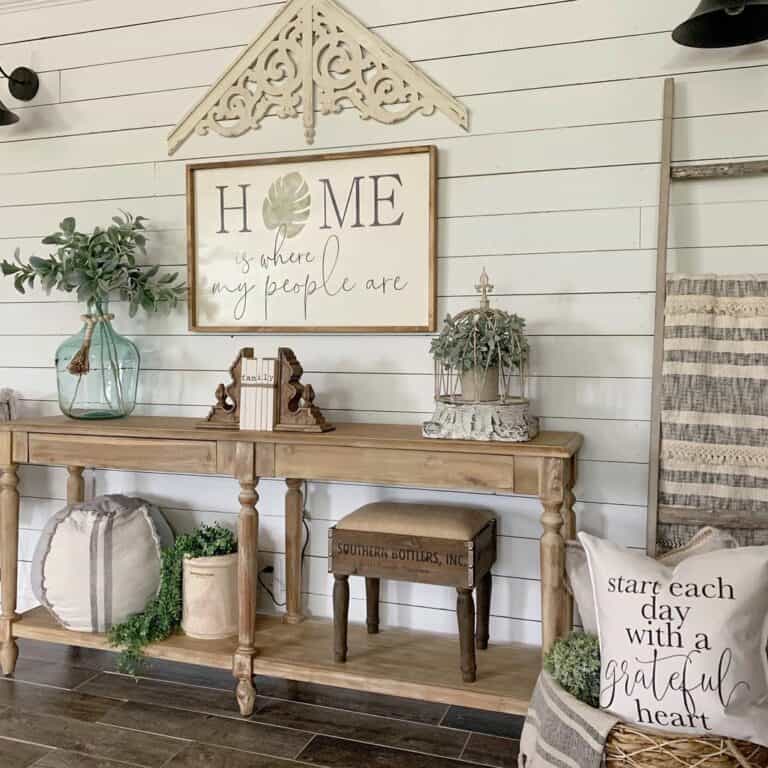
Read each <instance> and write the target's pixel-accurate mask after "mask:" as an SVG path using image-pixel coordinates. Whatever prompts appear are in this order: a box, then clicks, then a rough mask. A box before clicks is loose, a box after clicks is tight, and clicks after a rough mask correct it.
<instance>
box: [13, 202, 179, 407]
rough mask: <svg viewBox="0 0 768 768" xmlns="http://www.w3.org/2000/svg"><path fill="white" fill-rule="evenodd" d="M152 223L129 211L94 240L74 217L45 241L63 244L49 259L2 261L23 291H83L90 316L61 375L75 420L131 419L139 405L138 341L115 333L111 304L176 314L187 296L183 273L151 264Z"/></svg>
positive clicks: (63, 355) (69, 344) (66, 349)
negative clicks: (115, 301)
mask: <svg viewBox="0 0 768 768" xmlns="http://www.w3.org/2000/svg"><path fill="white" fill-rule="evenodd" d="M145 221H146V219H145V218H144V217H142V216H136V217H134V216H132V215H131V214H130V213H123V215H122V216H115V217H114V218H113V220H112V222H113V223H112V224H111V225H110V226H108V227H106V228H105V229H103V228H101V227H97V228H96V229H94V231H93V232H92V233H90V234H86V233H83V232H79V231H77V227H76V222H75V220H74V219H73V218H67V219H64V221H62V222H61V224H60V228H59V230H58V231H57V232H54V233H53V234H51V235H48V237H46V238H44V239H43V243H44V244H45V245H51V246H55V251H54V252H53V253H51V254H50V255H49V256H48V257H47V258H40V257H37V256H32V257H30V259H29V261H28V262H26V263H25V262H24V261H22V260H21V257H20V254H19V251H18V249H17V250H16V253H15V257H14V260H13V261H6V260H3V261H2V262H1V263H0V270H2V274H3V275H4V276H7V277H13V280H14V285H15V287H16V290H17V291H19V293H25V292H26V290H27V289H31V288H34V287H35V285H36V284H38V285H40V286H41V287H42V288H43V289H44V290H45V291H46V292H48V293H50V291H51V290H53V289H54V288H55V289H56V290H59V291H64V292H65V293H75V294H76V295H77V298H78V300H79V301H81V302H85V304H86V307H87V310H86V313H85V314H84V315H82V320H83V327H82V329H81V330H80V332H79V333H77V334H75V335H74V336H72V337H70V338H69V339H67V340H66V341H65V342H64V343H63V344H62V345H61V346H60V347H59V348H58V350H57V352H56V376H57V384H58V393H59V405H60V407H61V410H62V411H63V412H64V413H65V414H66V415H67V416H71V417H73V418H79V419H108V418H118V417H121V416H127V415H128V414H130V413H131V411H133V409H134V407H135V404H136V389H137V384H138V376H139V370H140V357H139V351H138V349H137V348H136V346H135V345H134V344H133V342H131V341H129V340H128V339H126V338H125V337H123V336H121V335H120V334H118V333H117V332H116V331H115V330H114V329H113V327H112V320H113V319H114V315H113V314H111V313H110V311H109V302H110V299H118V300H120V301H123V302H127V304H128V314H129V316H130V317H133V316H134V315H135V314H136V313H137V312H138V310H139V308H141V309H144V310H145V311H146V312H156V311H158V310H161V309H170V308H173V307H175V306H176V305H177V303H178V302H179V300H180V299H181V298H182V297H184V296H185V295H186V291H187V289H186V286H185V285H184V284H183V282H181V281H180V280H179V275H178V273H169V274H160V268H159V267H158V266H146V265H142V264H139V263H138V259H140V258H142V257H146V242H147V235H146V230H145V227H144V222H145Z"/></svg>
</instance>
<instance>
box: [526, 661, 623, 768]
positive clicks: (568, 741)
mask: <svg viewBox="0 0 768 768" xmlns="http://www.w3.org/2000/svg"><path fill="white" fill-rule="evenodd" d="M617 722H618V720H617V719H616V718H615V717H613V715H609V714H607V713H605V712H601V711H600V710H599V709H593V708H592V707H589V706H587V705H586V704H582V702H580V701H579V700H578V699H576V698H574V697H573V696H571V695H570V694H569V693H566V692H565V691H564V690H563V689H562V688H561V687H560V686H559V685H557V683H555V681H554V680H553V679H552V678H551V677H550V675H549V674H547V673H546V672H542V673H541V675H540V676H539V680H538V682H537V683H536V689H535V690H534V692H533V699H532V700H531V704H530V707H529V709H528V716H527V718H526V721H525V727H524V728H523V735H522V738H521V740H520V757H519V760H518V764H519V768H600V766H602V764H603V747H604V746H605V742H606V739H607V738H608V734H609V733H610V732H611V729H612V728H613V726H614V725H616V723H617Z"/></svg>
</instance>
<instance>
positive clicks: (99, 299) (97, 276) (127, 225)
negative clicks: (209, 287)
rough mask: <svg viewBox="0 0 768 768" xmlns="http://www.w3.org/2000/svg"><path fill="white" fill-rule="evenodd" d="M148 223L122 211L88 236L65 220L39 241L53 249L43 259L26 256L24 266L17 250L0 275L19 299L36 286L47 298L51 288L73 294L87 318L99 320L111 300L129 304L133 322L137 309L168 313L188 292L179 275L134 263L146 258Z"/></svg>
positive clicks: (73, 220) (141, 218)
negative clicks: (10, 279) (82, 304)
mask: <svg viewBox="0 0 768 768" xmlns="http://www.w3.org/2000/svg"><path fill="white" fill-rule="evenodd" d="M146 221H147V219H146V218H145V217H143V216H133V215H132V214H130V213H126V212H124V211H123V212H122V216H115V217H113V219H112V222H113V223H112V224H111V225H110V226H108V227H106V228H101V227H96V228H95V229H94V230H93V232H92V233H90V234H86V233H83V232H79V231H77V224H76V221H75V219H74V218H72V217H69V218H66V219H64V221H62V222H61V224H60V225H59V230H58V231H57V232H54V233H53V234H51V235H48V236H47V237H45V238H43V244H44V245H51V246H54V247H55V250H54V252H53V253H51V254H50V255H49V256H48V257H47V258H40V257H38V256H30V257H29V261H28V262H24V261H22V259H21V255H20V251H19V249H18V248H17V249H16V251H15V253H14V259H13V261H7V260H3V261H2V262H0V271H1V272H2V274H3V275H4V276H6V277H13V282H14V286H15V288H16V290H17V291H18V292H19V293H26V291H27V290H28V289H32V288H34V287H35V284H36V283H39V285H40V286H41V287H42V288H43V289H44V290H45V291H46V293H50V292H51V291H52V290H53V289H54V288H55V289H57V290H59V291H64V292H66V293H76V294H77V298H78V300H79V301H83V302H86V303H87V305H88V311H89V313H91V312H92V311H93V310H94V309H96V310H97V311H98V312H99V313H100V314H102V312H101V308H102V307H103V306H104V305H105V304H106V303H107V302H108V301H109V299H110V297H114V296H117V297H119V299H120V300H121V301H127V302H128V314H129V315H130V316H131V317H133V316H134V315H135V314H136V313H137V312H138V310H139V308H140V307H141V308H142V309H144V310H145V311H146V312H156V311H158V310H160V309H172V308H173V307H175V306H176V305H177V304H178V302H179V301H181V299H182V298H183V297H184V296H185V295H186V292H187V289H186V286H185V285H184V283H183V282H182V281H181V280H180V279H179V273H178V272H174V273H169V274H166V275H160V274H159V273H160V267H158V266H144V265H140V264H138V263H137V258H140V257H146V255H147V252H146V244H147V235H146V228H145V226H144V223H145V222H146Z"/></svg>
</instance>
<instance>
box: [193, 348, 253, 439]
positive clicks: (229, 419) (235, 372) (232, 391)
mask: <svg viewBox="0 0 768 768" xmlns="http://www.w3.org/2000/svg"><path fill="white" fill-rule="evenodd" d="M243 358H247V359H249V360H252V359H253V347H243V349H241V350H240V352H239V354H238V355H237V359H236V360H235V362H234V363H232V365H231V366H230V368H229V375H230V376H231V377H232V381H231V382H230V383H229V384H228V385H227V386H225V385H224V384H223V383H222V384H219V386H218V387H216V405H214V406H213V407H212V408H211V411H210V413H209V414H208V416H207V418H206V419H205V421H204V422H202V423H201V424H199V425H198V426H200V427H209V428H211V429H239V428H240V383H241V380H242V363H243Z"/></svg>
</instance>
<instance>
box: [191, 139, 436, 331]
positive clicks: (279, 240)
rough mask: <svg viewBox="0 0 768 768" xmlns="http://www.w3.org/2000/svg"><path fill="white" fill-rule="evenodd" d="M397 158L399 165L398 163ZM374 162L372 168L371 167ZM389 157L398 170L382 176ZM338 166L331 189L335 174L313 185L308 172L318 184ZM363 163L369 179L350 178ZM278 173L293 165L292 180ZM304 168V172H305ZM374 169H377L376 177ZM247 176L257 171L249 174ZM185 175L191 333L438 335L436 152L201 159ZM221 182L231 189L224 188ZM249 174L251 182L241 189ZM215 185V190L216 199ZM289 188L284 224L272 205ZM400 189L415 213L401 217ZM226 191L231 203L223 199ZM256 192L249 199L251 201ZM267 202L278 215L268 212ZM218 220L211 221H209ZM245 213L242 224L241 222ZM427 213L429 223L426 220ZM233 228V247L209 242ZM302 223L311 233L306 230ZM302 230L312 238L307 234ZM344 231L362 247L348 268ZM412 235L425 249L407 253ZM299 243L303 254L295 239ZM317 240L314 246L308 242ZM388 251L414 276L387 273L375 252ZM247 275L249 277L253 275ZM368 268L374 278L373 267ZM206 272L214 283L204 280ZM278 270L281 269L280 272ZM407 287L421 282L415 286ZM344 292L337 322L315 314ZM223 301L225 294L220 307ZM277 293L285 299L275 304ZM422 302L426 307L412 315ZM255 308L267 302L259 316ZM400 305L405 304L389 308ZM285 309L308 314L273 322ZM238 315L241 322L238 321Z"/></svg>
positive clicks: (407, 149) (356, 247)
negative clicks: (339, 174) (267, 181)
mask: <svg viewBox="0 0 768 768" xmlns="http://www.w3.org/2000/svg"><path fill="white" fill-rule="evenodd" d="M401 160H402V161H403V163H402V164H401V165H398V161H401ZM419 160H421V161H422V163H419ZM347 161H352V163H351V164H350V163H349V162H347ZM367 161H371V162H370V163H369V164H368V165H366V163H367ZM387 161H392V172H391V173H384V172H383V170H384V168H385V167H386V165H385V164H384V163H386V162H387ZM339 162H341V163H342V164H341V166H337V167H341V168H342V169H343V173H346V174H347V175H346V176H344V177H343V178H344V181H342V182H340V183H339V185H338V188H337V189H334V186H333V181H332V180H331V179H330V178H318V179H317V180H316V182H317V183H313V184H312V185H310V184H309V182H306V179H305V178H304V177H305V176H307V175H309V174H310V173H311V174H312V176H311V179H312V180H313V181H314V180H315V176H318V175H322V174H321V173H320V174H318V171H321V170H322V164H334V163H339ZM409 163H411V165H409ZM358 164H359V165H360V174H361V175H359V176H357V175H352V176H351V179H352V180H351V182H350V181H349V179H350V174H354V173H356V171H353V169H355V168H356V166H357V165H358ZM422 164H423V167H422ZM271 166H275V170H274V171H272V170H271V169H270V168H269V167H271ZM280 166H290V168H291V169H290V171H288V168H285V169H284V171H283V172H284V173H285V175H281V174H280ZM297 167H298V168H299V169H304V168H306V169H307V170H306V171H305V172H304V173H301V170H297ZM332 167H333V166H332V165H329V166H328V168H332ZM372 169H377V170H376V172H373V170H372ZM265 170H266V173H267V174H271V175H269V176H268V177H269V178H272V177H273V176H277V177H278V178H277V179H275V181H273V183H272V184H271V186H270V185H267V186H266V187H262V188H258V189H252V187H253V181H254V180H256V181H262V182H263V178H259V173H260V172H261V173H263V172H264V171H265ZM230 171H231V172H232V174H231V180H230V174H229V172H230ZM249 171H251V173H252V174H253V175H249V174H248V172H249ZM206 172H215V174H216V175H215V176H212V177H211V178H210V179H209V180H208V181H207V182H206V185H204V183H203V182H202V180H201V174H204V173H206ZM327 175H328V176H329V177H330V175H331V172H330V171H328V172H327ZM297 176H298V179H297ZM289 177H291V178H290V179H289ZM186 179H187V272H188V280H189V301H188V315H189V330H190V331H193V332H197V333H432V332H434V331H435V330H436V318H437V237H438V235H437V232H438V227H437V179H438V172H437V148H436V147H435V146H415V147H399V148H395V149H385V150H381V149H377V150H366V151H362V152H340V153H323V154H314V155H296V156H281V157H274V158H259V159H249V160H236V161H228V162H215V163H195V164H191V165H188V166H187V169H186ZM225 179H226V180H227V181H228V183H224V180H225ZM248 179H251V181H248V183H243V182H244V181H246V180H248ZM409 180H411V181H414V183H415V184H416V185H418V187H417V189H416V191H415V192H414V193H410V192H406V187H405V183H406V182H408V181H409ZM302 182H303V184H302ZM366 185H367V186H366ZM204 186H205V189H204ZM214 187H215V190H216V191H215V192H212V189H213V188H214ZM230 187H232V188H231V189H230ZM422 187H423V189H422ZM286 189H287V192H288V193H292V194H293V198H291V199H290V200H289V201H288V206H287V208H288V209H289V210H290V211H291V216H293V219H292V221H291V220H289V221H288V222H287V223H286V222H285V221H282V220H281V216H280V215H277V214H278V213H279V214H282V213H283V212H284V210H285V206H284V207H283V208H282V209H281V208H280V199H278V200H276V201H275V195H280V194H283V195H285V194H286ZM398 192H400V198H406V203H405V205H408V204H409V202H410V203H411V204H412V205H413V206H414V209H413V210H411V211H410V214H409V211H408V209H405V210H401V208H400V205H401V203H400V200H399V199H398ZM422 193H423V194H422ZM227 194H228V195H229V197H228V198H225V195H227ZM318 196H319V198H320V200H321V201H322V205H319V206H316V208H314V209H313V208H312V201H313V200H317V199H318ZM249 197H250V198H252V199H250V200H249ZM283 199H285V198H283ZM273 202H274V205H272V206H271V204H272V203H273ZM345 202H346V206H345ZM213 203H215V205H213ZM203 204H205V205H206V208H205V210H204V211H202V210H201V205H203ZM270 206H271V210H272V212H273V213H272V214H270V213H269V212H268V207H270ZM320 208H322V215H320V213H319V209H320ZM363 208H365V210H363ZM212 211H213V213H212ZM212 215H213V216H214V220H213V222H211V221H210V219H211V216H212ZM238 216H240V217H241V218H240V220H239V221H238V219H237V217H238ZM313 216H316V217H317V219H319V220H320V221H322V223H323V226H320V227H317V224H318V221H317V220H316V219H315V218H313ZM420 216H424V218H425V219H426V221H424V220H421V219H420ZM206 217H207V219H206ZM228 217H229V218H228ZM257 219H258V227H259V230H260V231H259V232H258V233H257V234H258V235H260V236H261V240H260V242H259V243H258V247H257V248H256V249H255V251H253V252H251V251H250V250H246V249H245V246H246V244H248V246H249V247H250V244H251V240H250V239H249V238H248V237H247V236H253V235H254V231H255V230H256V227H257V224H256V222H257ZM386 219H388V221H387V220H386ZM411 219H413V220H414V222H413V223H411ZM230 221H231V222H232V223H233V224H236V225H237V226H240V227H241V228H240V230H239V231H237V232H235V233H234V234H235V235H236V237H235V238H232V239H231V240H230V242H231V245H230V244H227V245H222V244H221V242H222V241H220V240H219V239H218V238H216V239H211V238H213V235H217V236H218V235H224V236H229V235H231V234H233V233H232V231H231V230H229V229H227V227H228V226H230V223H229V222H230ZM278 221H279V222H280V223H277V222H278ZM204 222H205V223H204ZM368 222H370V223H368ZM404 222H407V223H408V227H407V228H406V227H403V229H402V230H401V229H400V227H401V226H402V225H403V223H404ZM201 227H205V231H206V233H207V235H204V236H202V237H201V231H200V230H201ZM212 227H218V229H212ZM305 227H306V230H307V231H306V232H305V233H303V230H304V228H305ZM313 228H314V230H313ZM371 229H374V231H373V232H371V233H370V236H369V239H366V236H365V232H366V231H370V230H371ZM315 231H319V234H320V237H319V238H316V237H315ZM328 232H330V233H331V234H328ZM302 233H303V234H305V237H304V238H300V235H301V234H302ZM205 236H207V237H208V238H209V239H211V240H210V242H211V243H213V242H217V243H218V244H217V245H216V246H213V245H212V244H204V241H203V238H204V237H205ZM342 236H344V237H346V238H348V239H350V240H353V243H354V244H353V246H352V249H351V250H352V255H351V257H350V258H348V259H347V260H346V261H342V259H343V257H344V256H345V255H346V252H345V251H344V241H343V240H342ZM291 238H296V240H292V239H291ZM398 238H399V239H400V242H399V241H398ZM409 238H412V239H415V240H416V243H417V245H416V250H417V251H418V252H417V253H415V254H414V252H413V250H414V249H413V248H412V247H411V248H410V249H408V240H409ZM254 239H255V238H254ZM299 239H301V241H302V243H303V245H304V247H302V246H301V245H300V244H299V243H298V240H299ZM315 240H317V242H310V241H315ZM322 241H324V244H323V243H322ZM411 241H412V240H411ZM365 243H369V244H370V245H365ZM393 244H394V246H395V247H393ZM308 245H309V247H308ZM398 246H399V247H398ZM201 248H202V250H201ZM230 248H231V250H230ZM329 251H330V255H328V254H329ZM201 253H202V261H207V262H208V267H206V266H205V264H201ZM211 254H213V255H211ZM382 254H385V255H391V257H392V258H393V259H394V260H395V261H394V264H393V265H392V268H395V270H396V269H397V268H403V269H404V270H412V271H411V272H406V271H404V272H403V274H401V273H400V272H397V271H395V273H388V272H387V268H388V267H390V265H389V264H376V262H375V259H376V257H377V256H380V255H382ZM368 258H370V259H372V260H373V263H372V265H368V263H367V261H366V259H368ZM302 259H303V261H302ZM334 259H335V260H334ZM224 264H227V265H228V267H224V266H223V265H224ZM310 264H311V266H308V265H310ZM329 264H330V265H331V266H328V265H329ZM294 267H296V269H293V268H294ZM225 268H228V269H229V272H227V273H226V274H227V277H228V280H226V281H225V280H222V279H221V275H222V274H223V270H224V269H225ZM251 268H253V270H254V271H253V272H250V270H251ZM347 268H351V269H352V270H354V271H353V273H352V274H351V276H348V275H346V274H345V272H344V270H345V269H347ZM367 268H369V269H370V271H368V272H366V271H365V270H366V269H367ZM270 269H273V270H275V272H274V275H270V272H269V270H270ZM206 270H209V271H210V272H212V273H213V275H214V276H213V277H208V276H206ZM244 270H248V271H249V274H248V277H250V276H251V275H255V278H254V281H253V282H249V281H248V280H247V279H242V275H243V274H245V272H244ZM280 270H283V271H282V273H281V272H280ZM286 271H290V276H288V275H286ZM332 281H333V282H332ZM411 285H412V286H413V287H411V288H410V290H409V286H411ZM257 289H258V290H257ZM203 291H204V293H203ZM387 292H388V293H387ZM339 294H340V298H341V302H337V303H336V312H335V317H336V321H335V322H323V320H322V318H319V319H318V320H313V319H312V318H311V317H309V314H308V313H309V312H310V306H311V302H312V299H315V301H316V302H320V306H321V307H323V308H326V309H321V310H319V311H318V313H317V314H319V312H320V311H326V312H328V310H327V306H328V304H329V301H330V299H331V298H332V297H335V296H338V295H339ZM355 294H356V295H355ZM398 294H402V295H398ZM222 296H223V297H224V298H223V299H222V300H221V302H220V304H217V303H216V302H217V301H219V297H222ZM275 296H277V299H274V297H275ZM201 297H202V298H201ZM251 297H253V298H252V299H251ZM281 299H282V300H283V302H284V306H282V307H281V306H280V305H279V304H276V303H272V302H273V301H274V302H277V301H280V300H281ZM249 300H250V301H251V303H250V304H248V302H249ZM417 300H418V302H420V303H419V304H418V306H417V308H416V309H414V302H416V301H417ZM384 301H389V302H390V305H389V307H387V309H385V308H384ZM255 302H258V303H259V305H260V306H257V308H256V310H255V311H254V310H253V309H252V308H253V305H254V303H255ZM323 302H324V303H323ZM393 302H398V303H397V304H396V305H393ZM341 305H343V307H344V310H343V312H342V310H341V308H340V307H341ZM288 306H290V307H292V308H296V309H297V310H298V312H299V314H301V312H302V311H303V318H302V319H301V320H299V321H297V322H296V323H294V322H293V321H292V320H291V321H290V322H286V321H285V319H283V321H282V322H281V321H280V320H277V321H275V322H272V321H270V320H269V317H268V315H269V313H270V312H271V311H272V310H273V308H274V307H277V310H276V313H277V314H282V317H283V318H285V316H286V313H287V311H288V310H287V307H288ZM241 309H242V315H241V316H240V317H238V316H237V315H238V312H239V311H240V310H241ZM350 311H351V314H352V319H351V320H350V322H349V323H348V324H347V323H345V322H339V316H340V315H346V314H349V313H350ZM227 312H230V313H231V314H232V321H231V322H228V321H222V319H221V316H222V315H223V314H225V313H227ZM368 312H371V313H374V314H375V316H374V319H372V320H370V321H368V320H367V319H366V316H365V314H366V313H368ZM402 313H404V314H402ZM255 315H258V318H255V319H254V321H253V322H252V321H251V319H250V318H251V317H252V316H255ZM417 315H418V317H417ZM384 316H386V317H387V320H389V317H390V316H391V317H392V322H391V324H390V323H389V322H381V321H380V320H379V321H378V322H377V321H376V319H375V318H379V319H380V318H382V317H384ZM399 318H402V319H399Z"/></svg>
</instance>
